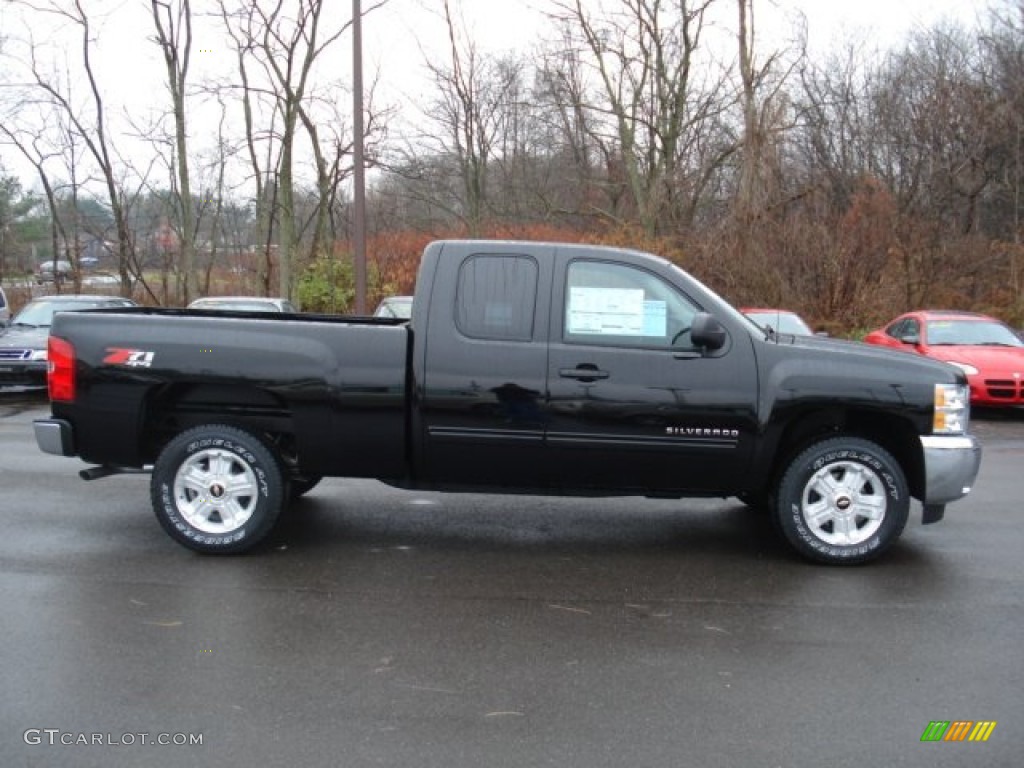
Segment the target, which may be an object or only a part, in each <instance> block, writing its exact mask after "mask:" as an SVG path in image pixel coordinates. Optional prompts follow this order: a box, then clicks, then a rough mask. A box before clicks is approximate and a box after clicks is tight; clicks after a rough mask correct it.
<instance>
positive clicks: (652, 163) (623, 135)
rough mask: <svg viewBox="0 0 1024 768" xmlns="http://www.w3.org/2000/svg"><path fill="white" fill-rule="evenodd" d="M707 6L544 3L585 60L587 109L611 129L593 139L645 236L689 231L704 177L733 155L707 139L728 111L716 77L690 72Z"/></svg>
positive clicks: (632, 0) (690, 2) (654, 0)
mask: <svg viewBox="0 0 1024 768" xmlns="http://www.w3.org/2000/svg"><path fill="white" fill-rule="evenodd" d="M714 3H715V0H622V2H619V3H615V4H614V6H615V7H614V10H608V9H606V8H605V6H604V5H602V4H600V3H598V4H594V3H585V2H584V1H583V0H554V2H553V4H552V5H553V6H554V8H555V11H554V12H553V14H552V15H553V17H554V18H555V19H556V20H557V21H559V22H560V23H563V24H565V25H567V29H569V30H570V31H571V33H572V34H573V35H574V37H573V38H572V39H574V40H577V41H578V42H579V44H581V45H583V46H584V47H585V48H586V50H587V51H588V53H589V54H590V56H591V60H592V67H593V70H594V73H595V76H596V79H597V82H598V84H599V88H600V101H598V102H596V103H592V104H589V105H587V106H588V109H589V111H590V112H591V113H592V114H594V115H605V116H607V117H608V118H609V120H610V122H611V125H610V126H609V128H610V131H609V132H608V134H607V135H605V136H602V137H599V143H600V146H601V151H602V152H603V154H604V156H605V162H606V163H607V165H608V175H609V177H610V178H609V180H610V181H612V180H614V178H615V177H616V176H619V177H621V179H622V183H623V184H624V186H625V189H626V190H627V191H628V194H629V199H630V201H631V203H632V205H633V206H634V207H635V215H636V218H637V220H638V221H639V223H640V225H641V226H642V228H643V229H644V230H645V231H646V232H648V233H649V234H655V233H656V232H658V231H659V229H663V228H670V229H671V228H675V227H678V226H680V225H687V224H689V223H690V222H692V220H693V217H694V215H695V213H696V209H697V206H698V205H699V200H700V198H701V196H702V195H703V193H704V192H705V191H706V189H707V187H708V185H709V183H710V181H711V175H712V173H713V172H714V169H716V168H719V167H721V164H722V163H723V162H724V160H725V159H726V158H727V157H728V156H729V155H730V154H731V153H732V152H734V151H735V149H736V147H735V143H734V142H725V143H718V144H716V143H715V142H714V141H713V140H711V139H709V137H710V136H712V135H716V136H717V135H720V133H721V132H720V130H719V129H718V127H717V126H716V121H718V120H719V119H720V118H721V116H722V115H723V114H724V112H725V111H726V110H727V109H728V108H729V106H730V105H731V104H733V103H734V102H735V97H734V95H733V94H732V92H731V89H729V88H728V87H727V83H726V82H725V80H724V76H719V77H715V76H712V75H711V74H710V72H711V70H710V69H709V68H705V69H703V70H702V69H699V66H698V65H699V64H700V63H701V60H700V59H699V56H698V54H699V53H700V52H701V51H702V50H703V49H702V48H701V44H702V37H703V34H704V32H705V30H706V25H707V17H708V13H709V11H710V9H711V7H712V6H713V5H714ZM594 9H596V10H594ZM697 152H699V153H700V154H699V156H694V153H697Z"/></svg>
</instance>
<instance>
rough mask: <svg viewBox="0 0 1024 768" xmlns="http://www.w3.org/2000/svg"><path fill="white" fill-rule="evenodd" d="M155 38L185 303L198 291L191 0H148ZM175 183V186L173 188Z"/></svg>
mask: <svg viewBox="0 0 1024 768" xmlns="http://www.w3.org/2000/svg"><path fill="white" fill-rule="evenodd" d="M150 6H151V10H152V15H153V25H154V26H155V28H156V36H155V41H156V43H157V45H159V46H160V50H161V52H162V53H163V58H164V65H165V67H166V70H167V86H168V90H169V91H170V96H171V111H172V114H173V116H174V139H175V152H174V159H175V164H176V166H177V167H176V171H177V184H176V185H173V186H172V197H173V201H174V207H175V208H176V209H177V213H178V217H179V220H180V233H179V263H178V269H177V286H176V288H177V291H176V293H177V296H178V298H179V299H180V300H181V301H182V303H184V304H188V302H189V301H190V300H191V299H192V298H194V297H195V296H196V295H197V294H198V284H197V279H196V270H195V250H196V249H195V238H196V222H195V219H196V214H195V207H194V206H195V203H194V201H193V198H192V183H191V179H190V174H189V146H188V125H187V113H186V106H187V103H186V102H187V99H186V97H187V94H186V88H187V86H188V68H189V60H190V58H191V54H192V7H191V2H190V0H150ZM174 187H176V189H175V188H174Z"/></svg>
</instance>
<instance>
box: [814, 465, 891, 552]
mask: <svg viewBox="0 0 1024 768" xmlns="http://www.w3.org/2000/svg"><path fill="white" fill-rule="evenodd" d="M887 508H888V501H887V499H886V486H885V484H884V483H883V482H882V480H881V478H880V477H879V476H878V475H877V474H876V473H875V472H874V471H873V470H871V469H869V468H868V467H866V466H864V465H863V464H860V463H855V462H851V461H838V462H834V463H831V464H828V465H826V466H825V467H823V468H822V469H820V470H818V471H817V472H815V473H814V474H813V475H811V477H810V479H809V480H808V481H807V484H806V485H805V486H804V490H803V494H802V497H801V504H800V513H801V515H802V516H803V519H804V522H806V523H807V527H808V528H810V530H811V531H812V532H813V533H814V535H815V536H816V537H817V538H819V539H821V540H822V541H824V542H826V543H827V544H832V545H835V546H855V545H857V544H861V543H862V542H865V541H867V540H868V539H870V538H871V537H872V536H873V535H874V534H875V533H876V532H877V531H878V529H879V527H880V526H881V525H882V522H883V521H884V520H885V513H886V510H887Z"/></svg>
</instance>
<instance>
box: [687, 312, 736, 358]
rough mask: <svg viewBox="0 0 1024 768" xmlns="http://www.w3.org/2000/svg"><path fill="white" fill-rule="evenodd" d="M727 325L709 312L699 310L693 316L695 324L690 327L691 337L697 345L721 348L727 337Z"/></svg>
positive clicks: (711, 348)
mask: <svg viewBox="0 0 1024 768" xmlns="http://www.w3.org/2000/svg"><path fill="white" fill-rule="evenodd" d="M727 337H728V336H727V334H726V332H725V326H723V325H722V324H721V323H720V322H718V320H716V319H715V318H714V316H712V315H709V314H708V313H707V312H698V313H697V314H696V315H694V316H693V325H692V326H691V328H690V339H691V340H692V341H693V343H694V345H695V346H698V347H704V348H705V349H709V350H714V349H721V348H722V347H723V346H724V345H725V340H726V338H727Z"/></svg>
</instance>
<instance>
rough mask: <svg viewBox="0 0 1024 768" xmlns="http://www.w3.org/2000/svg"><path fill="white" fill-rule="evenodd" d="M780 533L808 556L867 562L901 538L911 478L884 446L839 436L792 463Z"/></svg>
mask: <svg viewBox="0 0 1024 768" xmlns="http://www.w3.org/2000/svg"><path fill="white" fill-rule="evenodd" d="M775 511H776V515H777V522H778V524H779V528H780V530H781V531H782V533H783V535H784V536H785V537H786V540H787V541H789V543H790V544H791V545H792V546H793V547H794V548H795V549H796V551H797V552H799V553H800V554H801V555H802V556H803V557H805V558H808V559H809V560H814V561H816V562H819V563H829V564H838V565H842V564H852V563H863V562H865V561H867V560H871V559H873V558H875V557H878V555H880V554H882V552H884V551H885V550H886V549H887V548H888V547H889V546H891V545H892V543H893V542H894V541H896V539H898V538H899V537H900V534H901V533H902V532H903V528H904V526H906V524H907V516H908V514H909V511H910V495H909V492H908V489H907V481H906V477H905V475H904V473H903V470H902V469H901V467H900V465H899V463H898V462H897V461H896V460H895V459H894V458H893V457H892V455H891V454H890V453H889V452H888V451H886V450H885V449H884V448H882V447H881V446H879V445H876V444H875V443H873V442H871V441H870V440H864V439H861V438H856V437H833V438H829V439H827V440H822V441H821V442H819V443H816V444H814V445H812V446H811V447H810V448H808V449H807V450H805V451H803V452H802V453H800V454H798V455H797V456H796V458H795V459H793V461H792V462H791V463H790V464H789V466H788V468H787V469H786V472H785V474H783V476H782V480H781V482H780V483H779V488H778V495H777V497H776V510H775Z"/></svg>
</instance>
